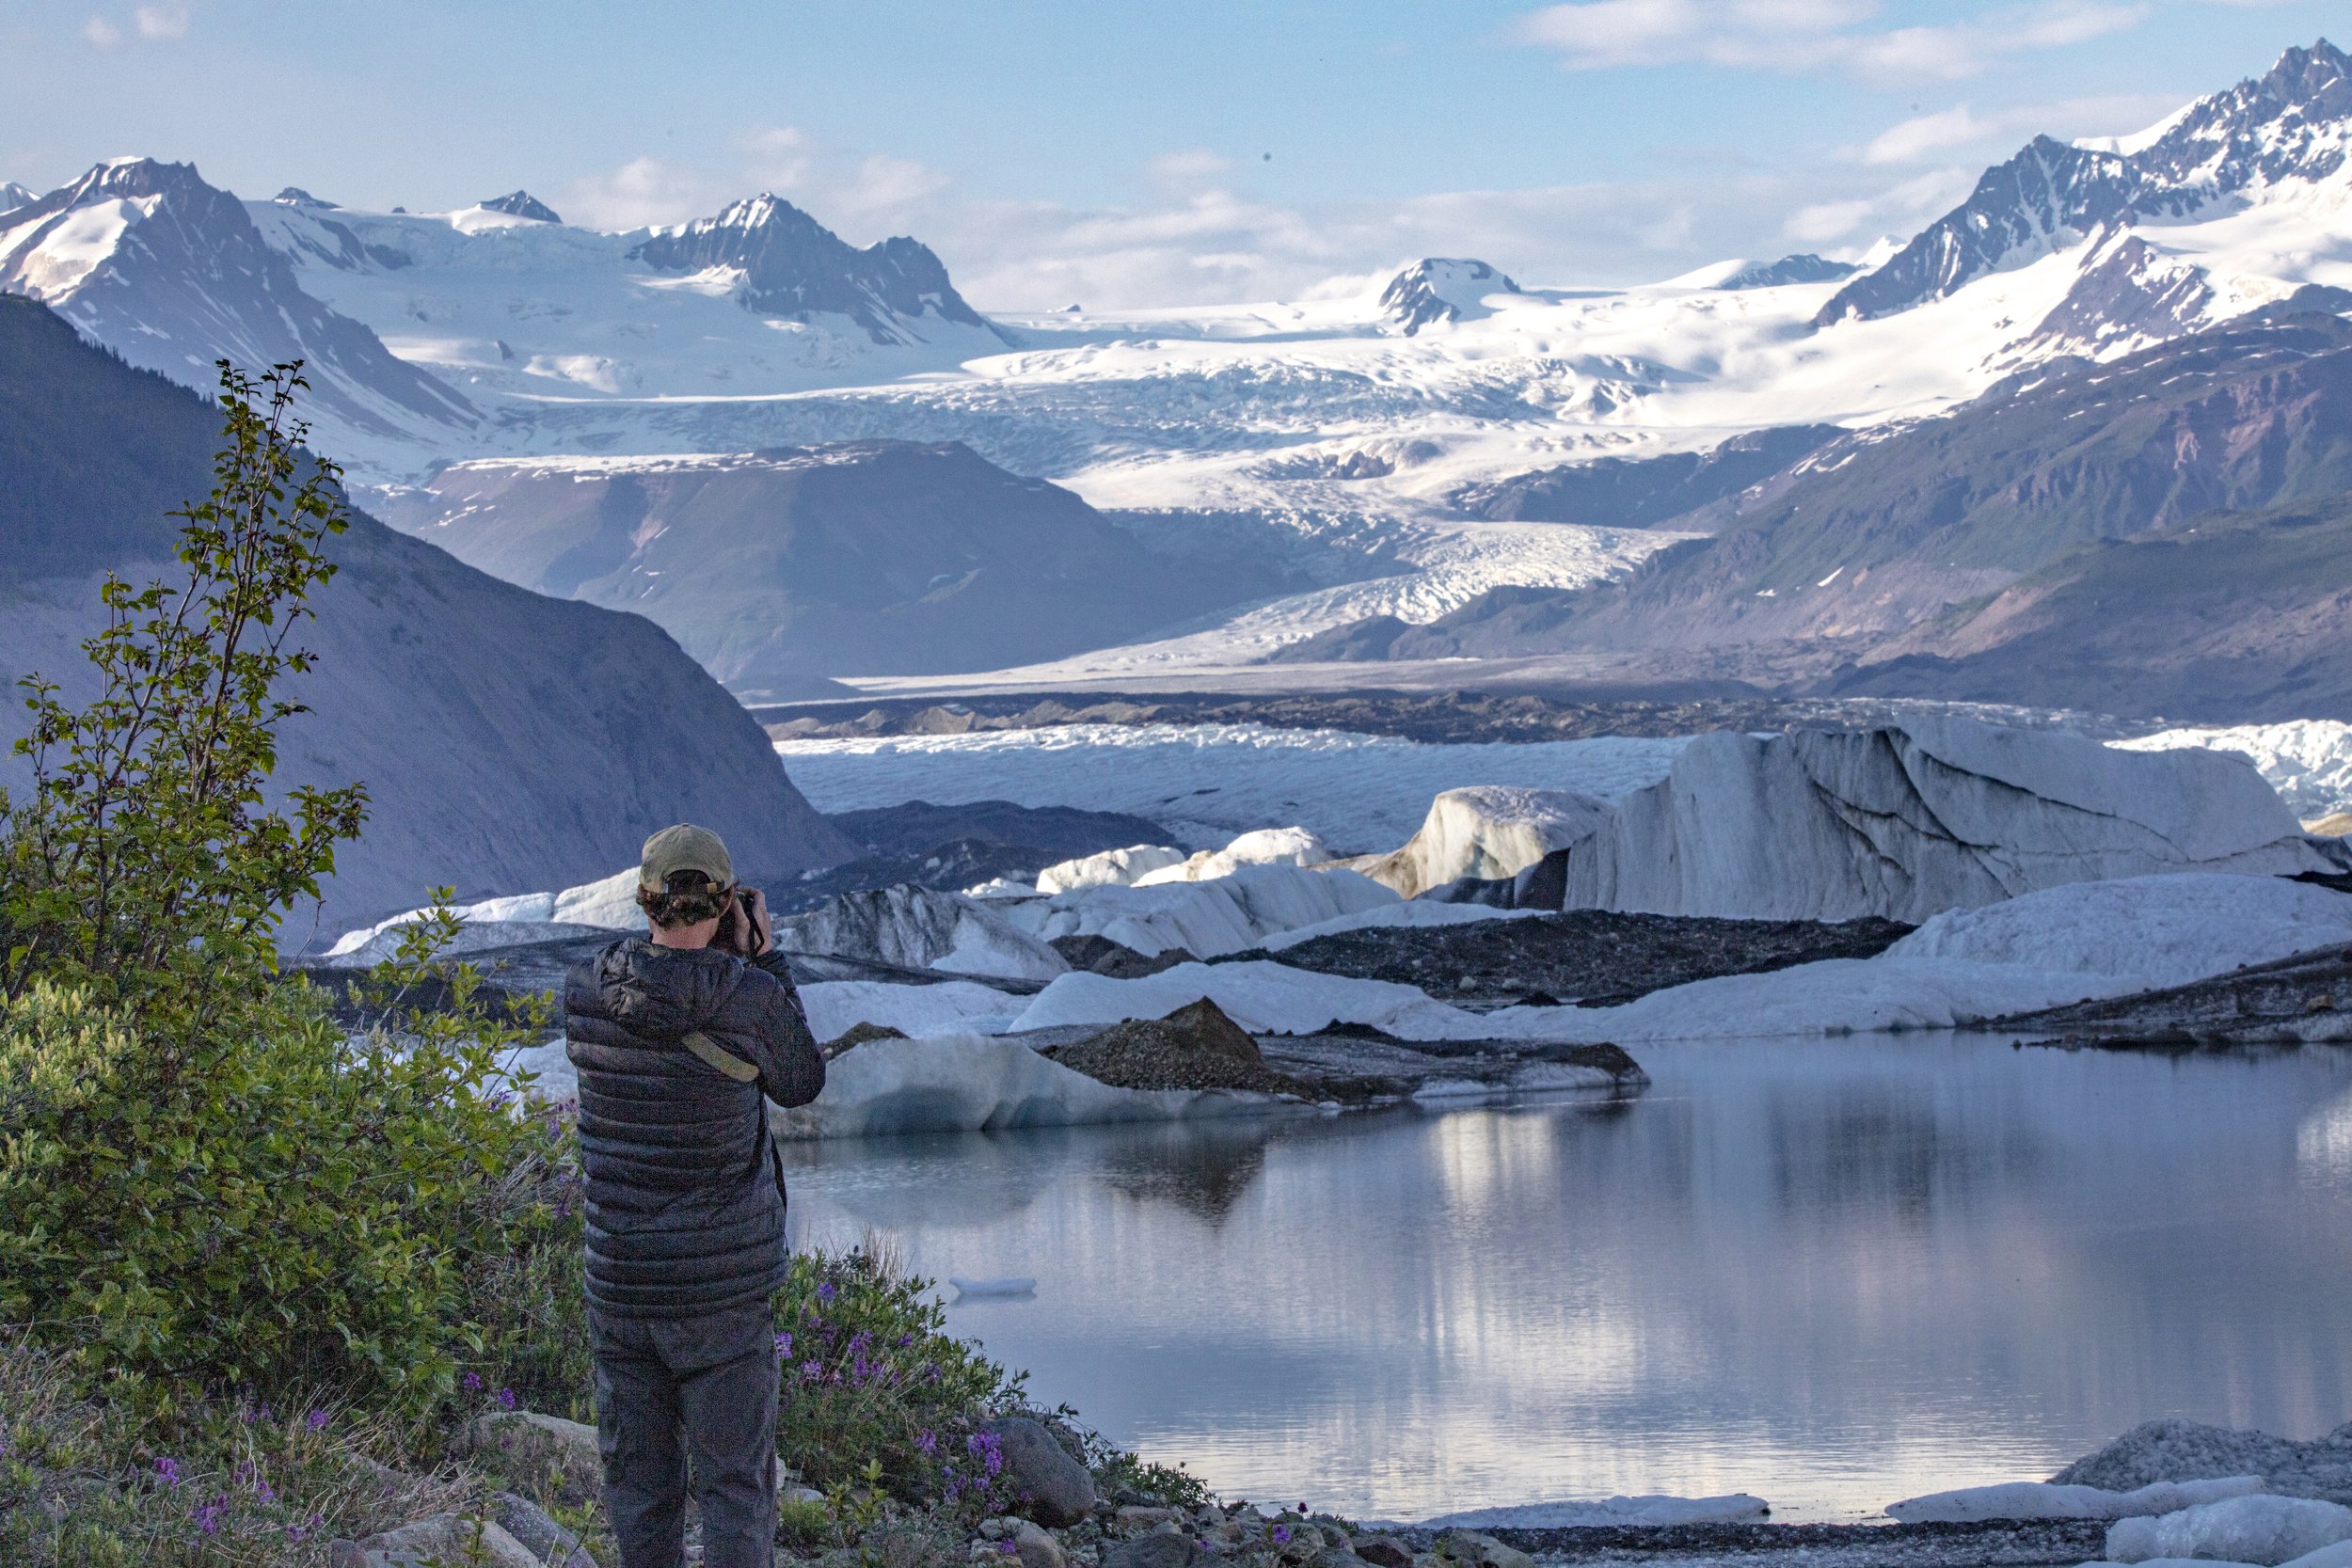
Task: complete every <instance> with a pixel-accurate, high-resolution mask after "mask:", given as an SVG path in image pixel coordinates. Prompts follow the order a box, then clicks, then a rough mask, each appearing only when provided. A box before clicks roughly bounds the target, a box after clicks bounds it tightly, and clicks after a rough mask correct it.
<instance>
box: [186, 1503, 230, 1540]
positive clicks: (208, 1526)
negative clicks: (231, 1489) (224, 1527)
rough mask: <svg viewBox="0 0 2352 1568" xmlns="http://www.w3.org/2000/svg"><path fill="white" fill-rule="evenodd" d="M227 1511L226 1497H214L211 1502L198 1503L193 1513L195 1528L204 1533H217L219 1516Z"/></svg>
mask: <svg viewBox="0 0 2352 1568" xmlns="http://www.w3.org/2000/svg"><path fill="white" fill-rule="evenodd" d="M228 1512H229V1499H228V1498H227V1497H215V1498H214V1499H213V1500H212V1501H211V1502H208V1503H201V1504H199V1505H198V1507H197V1510H196V1513H195V1515H194V1517H195V1519H196V1528H198V1529H199V1530H201V1531H202V1532H203V1533H204V1534H206V1535H218V1534H219V1533H220V1521H221V1518H222V1516H223V1515H225V1514H226V1513H228Z"/></svg>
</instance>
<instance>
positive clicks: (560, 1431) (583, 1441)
mask: <svg viewBox="0 0 2352 1568" xmlns="http://www.w3.org/2000/svg"><path fill="white" fill-rule="evenodd" d="M453 1448H454V1449H455V1450H456V1451H457V1452H458V1453H459V1454H461V1455H463V1454H485V1455H487V1454H496V1455H498V1456H499V1459H500V1465H499V1467H500V1469H501V1471H502V1472H503V1473H504V1474H506V1475H507V1476H508V1477H509V1479H510V1480H511V1479H513V1477H514V1476H515V1474H516V1471H517V1470H518V1469H525V1470H529V1469H544V1470H545V1471H546V1472H548V1474H547V1480H548V1484H549V1486H550V1488H551V1489H552V1490H553V1492H554V1493H555V1495H556V1496H558V1497H560V1498H562V1500H563V1501H564V1502H565V1503H567V1504H569V1503H582V1502H591V1501H594V1500H595V1499H596V1496H597V1494H598V1492H599V1490H600V1489H601V1487H602V1485H603V1481H604V1460H603V1456H602V1455H601V1453H600V1452H599V1451H598V1449H597V1447H596V1428H595V1427H592V1426H585V1425H583V1424H581V1423H580V1422H579V1421H568V1420H565V1419H564V1418H563V1417H561V1416H545V1415H541V1414H540V1413H539V1412H538V1411H535V1410H494V1411H491V1412H490V1413H489V1414H487V1415H484V1416H477V1417H475V1418H473V1419H472V1420H471V1421H469V1422H468V1423H467V1424H466V1427H465V1429H464V1430H463V1431H462V1432H460V1433H458V1436H457V1441H456V1442H455V1443H454V1444H453Z"/></svg>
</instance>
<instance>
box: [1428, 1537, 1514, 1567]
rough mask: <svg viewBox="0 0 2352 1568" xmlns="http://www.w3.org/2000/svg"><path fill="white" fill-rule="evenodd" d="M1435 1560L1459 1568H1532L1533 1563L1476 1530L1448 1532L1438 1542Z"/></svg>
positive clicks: (1512, 1547)
mask: <svg viewBox="0 0 2352 1568" xmlns="http://www.w3.org/2000/svg"><path fill="white" fill-rule="evenodd" d="M1438 1560H1439V1561H1441V1562H1448V1563H1460V1564H1462V1565H1463V1568H1535V1560H1534V1558H1532V1557H1530V1556H1528V1555H1527V1554H1526V1553H1525V1552H1522V1551H1520V1550H1518V1548H1517V1547H1515V1546H1506V1545H1504V1544H1502V1542H1500V1541H1497V1540H1496V1539H1495V1538H1494V1537H1493V1536H1491V1535H1481V1534H1479V1533H1478V1531H1476V1530H1470V1529H1457V1530H1449V1531H1447V1532H1446V1534H1445V1535H1444V1536H1442V1537H1440V1538H1439V1539H1438Z"/></svg>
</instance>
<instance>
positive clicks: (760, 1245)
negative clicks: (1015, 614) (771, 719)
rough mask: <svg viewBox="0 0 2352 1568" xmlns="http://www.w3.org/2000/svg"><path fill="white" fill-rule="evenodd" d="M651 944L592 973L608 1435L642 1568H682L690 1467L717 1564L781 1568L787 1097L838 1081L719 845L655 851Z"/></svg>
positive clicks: (571, 995)
mask: <svg viewBox="0 0 2352 1568" xmlns="http://www.w3.org/2000/svg"><path fill="white" fill-rule="evenodd" d="M637 886H638V892H637V901H638V903H639V905H640V906H641V907H642V908H643V909H644V911H645V915H646V918H647V920H648V922H649V923H650V927H651V928H650V930H649V931H648V932H647V934H646V935H645V936H644V937H629V938H628V939H626V940H624V941H621V942H614V943H613V944H612V946H610V947H608V948H606V949H605V950H604V951H603V952H601V953H599V954H597V955H596V957H595V958H589V959H583V960H582V961H581V962H580V963H578V964H575V965H574V966H573V967H572V971H571V974H570V975H569V977H568V979H567V981H566V984H565V986H564V1012H565V1014H566V1015H567V1022H566V1032H567V1035H568V1037H569V1042H570V1043H569V1047H568V1050H569V1053H570V1055H571V1059H572V1063H573V1065H574V1066H575V1067H577V1068H578V1069H580V1160H581V1164H582V1165H583V1166H584V1167H585V1174H586V1177H587V1188H588V1190H587V1222H588V1323H589V1332H590V1336H591V1338H592V1341H593V1344H594V1347H595V1352H596V1440H597V1443H598V1445H599V1446H600V1448H601V1449H603V1455H604V1489H605V1500H606V1505H607V1508H608V1510H609V1512H610V1513H611V1514H612V1533H613V1535H614V1537H615V1538H616V1539H617V1541H618V1543H619V1545H620V1551H621V1561H622V1564H623V1568H681V1565H682V1564H683V1562H684V1560H685V1505H686V1490H687V1460H688V1456H689V1455H690V1454H691V1457H692V1460H693V1481H694V1497H695V1500H696V1502H697V1503H698V1504H700V1506H701V1509H702V1528H703V1562H704V1564H705V1568H773V1564H774V1561H775V1528H776V1436H775V1433H776V1362H775V1350H774V1346H775V1321H774V1318H773V1316H772V1312H771V1307H770V1302H769V1298H770V1296H771V1294H772V1293H773V1291H775V1289H776V1287H777V1286H779V1285H781V1284H782V1283H783V1282H784V1278H785V1275H786V1270H787V1259H786V1253H785V1238H784V1212H785V1211H784V1205H785V1198H784V1166H783V1162H782V1161H781V1160H779V1159H778V1158H777V1155H776V1150H775V1145H774V1142H773V1140H772V1138H771V1134H770V1132H769V1129H768V1111H767V1101H771V1100H772V1101H776V1102H777V1103H778V1104H780V1105H805V1104H806V1103H808V1101H812V1100H814V1099H816V1098H817V1094H818V1090H820V1089H822V1088H823V1087H824V1086H825V1062H824V1058H823V1056H821V1055H820V1054H819V1053H818V1049H817V1042H816V1040H815V1039H814V1038H812V1037H810V1035H809V1032H808V1021H807V1019H806V1017H805V1016H804V1015H803V1012H802V1011H801V1001H800V997H799V995H798V993H796V992H795V991H794V990H793V989H792V980H791V976H790V974H789V972H788V971H787V969H786V967H785V962H784V958H783V957H782V955H780V954H777V953H775V952H773V951H772V950H771V927H770V925H769V920H768V906H767V900H766V899H765V898H764V897H763V896H762V895H760V894H759V893H758V892H757V891H756V890H741V891H739V890H738V889H737V887H736V882H735V867H734V864H733V863H732V862H731V861H730V860H729V859H728V856H727V850H726V846H725V845H724V844H723V843H721V842H720V841H719V835H718V834H716V833H714V832H709V831H708V830H707V829H703V828H697V827H694V826H692V825H691V824H689V823H680V824H678V825H677V826H676V827H674V828H664V829H662V830H661V832H658V833H656V834H654V835H653V837H651V838H649V839H647V840H646V841H645V848H644V858H643V862H642V863H641V864H640V866H639V869H638V879H637Z"/></svg>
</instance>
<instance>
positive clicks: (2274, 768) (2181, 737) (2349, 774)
mask: <svg viewBox="0 0 2352 1568" xmlns="http://www.w3.org/2000/svg"><path fill="white" fill-rule="evenodd" d="M2107 744H2109V745H2111V746H2113V747H2114V748H2116V750H2118V751H2123V752H2171V751H2180V750H2182V749H2184V748H2188V747H2196V748H2200V749H2201V750H2205V751H2213V752H2236V753H2237V754H2238V755H2240V756H2243V757H2245V758H2247V759H2248V760H2249V761H2250V762H2252V763H2253V765H2254V766H2255V768H2258V769H2259V770H2260V771H2261V773H2262V776H2263V777H2264V778H2265V779H2267V780H2268V781H2269V782H2270V785H2271V787H2272V788H2273V789H2276V790H2277V791H2278V792H2279V798H2280V800H2284V801H2285V802H2286V803H2287V806H2288V809H2289V810H2291V811H2293V812H2294V813H2295V815H2296V816H2299V817H2301V818H2302V819H2303V820H2305V821H2307V822H2309V821H2316V820H2318V819H2319V818H2321V817H2325V816H2333V815H2334V814H2336V813H2337V812H2341V811H2346V810H2352V724H2347V723H2345V722H2344V721H2343V720H2341V719H2297V720H2294V721H2289V722H2287V723H2282V724H2238V725H2233V726H2230V727H2227V728H2217V729H2177V730H2163V731H2160V732H2158V733H2157V734H2155V735H2146V736H2139V737H2138V738H2137V739H2135V740H2112V741H2109V742H2108V743H2107Z"/></svg>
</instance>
